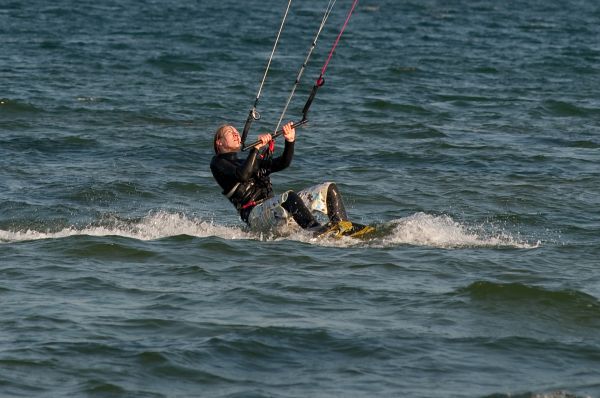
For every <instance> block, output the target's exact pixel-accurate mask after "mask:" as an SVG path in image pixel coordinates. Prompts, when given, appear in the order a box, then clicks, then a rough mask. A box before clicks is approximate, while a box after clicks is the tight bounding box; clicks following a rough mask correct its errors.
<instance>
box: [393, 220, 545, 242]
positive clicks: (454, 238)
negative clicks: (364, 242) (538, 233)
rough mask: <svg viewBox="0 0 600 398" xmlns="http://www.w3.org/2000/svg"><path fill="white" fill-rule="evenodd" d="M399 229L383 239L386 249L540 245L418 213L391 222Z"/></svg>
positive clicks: (502, 233) (496, 231)
mask: <svg viewBox="0 0 600 398" xmlns="http://www.w3.org/2000/svg"><path fill="white" fill-rule="evenodd" d="M391 224H394V225H395V227H394V228H393V231H392V233H391V234H390V235H389V236H386V237H384V238H383V242H382V243H383V244H384V245H385V246H390V245H398V244H409V245H419V246H433V247H441V248H460V247H514V248H522V249H531V248H536V247H539V246H540V242H539V241H538V242H536V243H535V244H531V243H528V242H525V241H522V240H519V239H517V238H515V237H514V236H512V235H511V234H510V233H507V232H506V231H503V230H492V231H486V229H485V228H484V227H483V226H476V227H472V226H466V225H463V224H461V223H458V222H456V221H454V220H453V219H452V218H451V217H449V216H447V215H440V216H434V215H430V214H425V213H415V214H413V215H411V216H409V217H405V218H401V219H398V220H394V221H392V222H391Z"/></svg>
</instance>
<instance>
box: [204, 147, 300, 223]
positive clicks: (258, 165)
mask: <svg viewBox="0 0 600 398" xmlns="http://www.w3.org/2000/svg"><path fill="white" fill-rule="evenodd" d="M237 155H238V153H237V152H228V153H221V154H218V155H215V156H214V157H213V158H212V161H211V162H210V170H211V171H212V173H213V176H214V177H215V180H217V183H218V184H219V186H221V188H222V189H223V195H225V196H227V198H228V199H229V201H230V202H231V203H233V205H234V206H235V208H236V209H237V211H238V212H239V213H240V217H241V218H242V220H244V221H245V222H248V215H249V214H250V211H252V209H253V208H254V206H255V204H257V203H260V202H262V201H264V200H265V199H269V198H271V197H272V196H273V188H272V186H271V177H270V174H271V173H275V172H277V171H281V170H283V169H285V168H287V167H288V166H289V165H290V163H292V157H293V156H294V143H293V142H288V141H285V148H284V150H283V153H282V154H281V156H279V157H276V158H273V157H267V158H265V159H261V158H260V156H258V150H257V149H256V148H252V149H251V150H250V152H249V154H248V157H247V158H246V159H239V158H238V156H237Z"/></svg>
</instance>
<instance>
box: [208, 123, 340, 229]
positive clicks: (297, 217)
mask: <svg viewBox="0 0 600 398" xmlns="http://www.w3.org/2000/svg"><path fill="white" fill-rule="evenodd" d="M292 125H293V124H292V123H291V122H290V123H288V124H286V125H285V126H284V127H283V137H284V138H285V147H284V150H283V153H282V154H281V156H279V157H271V156H267V157H264V158H262V157H261V156H260V155H259V149H260V148H261V147H264V146H265V145H267V144H268V143H269V142H270V141H271V140H272V137H271V134H261V135H259V136H258V140H259V141H260V142H259V144H257V145H256V146H254V147H253V148H252V149H251V150H250V152H249V153H248V157H247V158H246V159H240V158H238V153H239V152H240V151H241V139H240V134H239V132H238V131H237V130H236V128H235V127H233V126H231V125H223V126H221V127H219V128H218V129H217V131H216V133H215V136H214V140H213V143H214V150H215V156H214V157H213V158H212V161H211V163H210V169H211V171H212V173H213V176H214V178H215V180H216V181H217V183H218V184H219V186H220V187H221V188H222V189H223V195H225V196H226V197H227V198H228V199H229V201H230V202H231V203H232V204H233V205H234V206H235V208H236V209H237V211H238V212H239V214H240V217H241V219H242V220H243V221H245V222H246V223H247V224H248V225H249V226H250V227H251V228H252V229H254V230H259V231H269V232H270V231H272V230H273V229H274V228H277V227H280V226H282V225H285V224H287V223H288V222H289V221H291V220H293V221H295V222H296V223H297V224H298V225H299V226H300V227H302V228H304V229H310V230H315V231H317V232H318V231H319V230H321V229H325V228H326V227H325V226H323V227H322V226H321V225H320V223H319V222H318V221H317V220H316V219H315V217H314V216H313V214H312V212H311V210H317V211H320V212H322V213H323V214H326V215H327V216H328V217H329V221H330V222H332V223H335V222H339V221H343V220H347V219H348V217H347V215H346V210H345V208H344V204H343V202H342V198H341V196H340V194H339V192H338V190H337V187H336V185H335V184H334V183H330V182H328V183H324V184H320V185H317V186H315V187H311V188H309V189H306V190H302V191H300V192H298V193H296V192H294V191H286V192H284V193H283V194H281V195H277V196H274V195H273V188H272V185H271V178H270V174H271V173H275V172H278V171H281V170H283V169H285V168H287V167H288V166H289V165H290V163H291V162H292V157H293V155H294V142H295V139H296V131H295V129H294V128H293V127H292Z"/></svg>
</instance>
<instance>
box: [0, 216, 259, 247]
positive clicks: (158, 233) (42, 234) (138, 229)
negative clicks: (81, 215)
mask: <svg viewBox="0 0 600 398" xmlns="http://www.w3.org/2000/svg"><path fill="white" fill-rule="evenodd" d="M77 235H88V236H122V237H127V238H132V239H139V240H155V239H161V238H167V237H171V236H177V235H190V236H196V237H200V238H202V237H208V236H218V237H221V238H224V239H248V238H252V236H251V235H250V234H248V233H247V232H244V231H243V230H242V229H241V228H239V227H235V226H233V227H228V226H224V225H219V224H214V223H213V222H212V221H210V220H203V219H200V218H195V217H188V216H186V215H184V214H181V213H170V212H166V211H159V212H155V213H152V214H149V215H147V216H146V217H143V218H141V219H137V220H126V219H119V218H116V217H107V218H105V219H103V220H102V221H101V222H98V223H94V225H87V226H84V227H76V226H71V227H68V228H64V229H62V230H59V231H36V230H31V229H28V230H24V231H3V230H0V241H3V242H20V241H29V240H40V239H60V238H66V237H69V236H77Z"/></svg>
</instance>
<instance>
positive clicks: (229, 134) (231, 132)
mask: <svg viewBox="0 0 600 398" xmlns="http://www.w3.org/2000/svg"><path fill="white" fill-rule="evenodd" d="M213 144H214V148H215V153H216V154H219V153H226V152H237V151H239V150H240V149H241V147H242V141H241V139H240V133H239V132H238V131H237V130H236V128H235V127H233V126H232V125H230V124H224V125H222V126H221V127H219V128H218V129H217V131H216V132H215V138H214V140H213Z"/></svg>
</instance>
